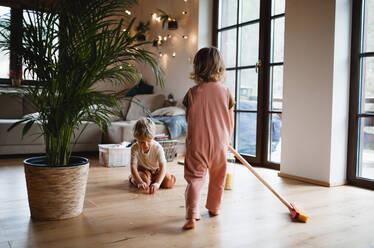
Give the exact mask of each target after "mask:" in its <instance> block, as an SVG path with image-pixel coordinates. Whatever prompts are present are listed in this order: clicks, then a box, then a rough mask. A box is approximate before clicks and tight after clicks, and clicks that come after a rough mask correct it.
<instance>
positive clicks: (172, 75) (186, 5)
mask: <svg viewBox="0 0 374 248" xmlns="http://www.w3.org/2000/svg"><path fill="white" fill-rule="evenodd" d="M198 5H199V1H198V0H188V1H187V2H185V1H183V0H141V1H139V5H138V7H137V8H136V9H135V11H134V13H135V15H136V17H137V19H138V20H139V21H143V22H147V21H149V20H150V21H151V25H150V27H151V30H150V31H149V33H148V35H147V38H148V39H153V38H155V37H157V36H158V35H161V36H165V35H167V34H170V35H172V38H171V39H168V40H167V42H165V44H163V45H162V46H160V47H159V48H158V49H157V48H155V47H153V46H148V48H149V50H150V51H152V52H154V53H155V54H157V59H158V60H159V63H160V65H161V67H162V69H163V70H164V73H165V74H164V78H165V88H163V89H161V88H160V87H158V86H157V87H155V92H160V93H163V94H165V95H168V94H169V93H172V94H173V95H174V97H175V99H176V100H177V101H181V99H182V98H183V96H184V95H185V93H186V92H187V90H188V88H190V87H191V86H193V85H194V83H193V82H192V81H191V80H190V79H189V73H190V72H191V70H192V66H191V61H192V59H193V56H194V54H195V52H196V51H197V43H198V37H197V36H198V21H199V17H198V14H199V13H198V9H199V6H198ZM157 9H162V10H163V11H165V12H166V13H168V14H169V15H171V16H173V17H175V18H176V19H177V21H178V29H177V30H167V28H164V29H162V27H161V26H162V25H161V23H158V22H156V21H154V20H152V19H151V14H152V13H153V12H157ZM182 11H187V14H186V15H183V14H182ZM183 35H188V39H183V38H182V36H183ZM160 52H161V53H162V54H163V56H162V57H160V56H158V54H159V53H160ZM174 52H175V53H176V56H175V57H173V56H172V53H174ZM139 68H140V71H141V72H142V74H143V78H144V79H145V80H146V81H147V82H148V83H150V84H154V81H155V80H154V76H153V73H152V71H151V70H150V69H149V68H146V67H144V66H142V67H139Z"/></svg>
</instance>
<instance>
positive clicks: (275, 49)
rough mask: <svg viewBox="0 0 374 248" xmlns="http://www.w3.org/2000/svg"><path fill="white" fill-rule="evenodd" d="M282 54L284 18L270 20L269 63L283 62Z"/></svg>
mask: <svg viewBox="0 0 374 248" xmlns="http://www.w3.org/2000/svg"><path fill="white" fill-rule="evenodd" d="M283 52H284V17H281V18H276V19H273V20H271V53H270V62H271V63H276V62H283Z"/></svg>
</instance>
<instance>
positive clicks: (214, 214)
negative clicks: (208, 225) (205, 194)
mask: <svg viewBox="0 0 374 248" xmlns="http://www.w3.org/2000/svg"><path fill="white" fill-rule="evenodd" d="M209 215H210V217H213V216H217V215H219V210H209Z"/></svg>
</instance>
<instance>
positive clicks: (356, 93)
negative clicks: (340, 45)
mask: <svg viewBox="0 0 374 248" xmlns="http://www.w3.org/2000/svg"><path fill="white" fill-rule="evenodd" d="M363 1H364V0H357V1H353V3H352V32H351V33H352V36H351V75H350V96H349V124H348V126H349V127H348V149H347V150H348V154H347V181H348V183H349V184H351V185H355V186H359V187H363V188H368V189H374V179H369V178H362V177H358V176H356V175H357V159H358V153H359V148H358V134H359V128H360V127H359V126H358V119H359V118H362V117H370V118H374V114H367V113H360V112H359V110H360V101H361V99H360V93H361V92H360V87H361V82H360V77H361V75H360V60H361V58H362V57H374V53H373V52H363V53H361V49H360V46H361V36H362V28H361V20H362V4H363Z"/></svg>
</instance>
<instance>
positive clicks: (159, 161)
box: [129, 118, 176, 194]
mask: <svg viewBox="0 0 374 248" xmlns="http://www.w3.org/2000/svg"><path fill="white" fill-rule="evenodd" d="M155 132H156V127H155V124H154V123H153V121H152V120H151V119H149V118H142V119H140V120H138V121H137V122H136V124H135V127H134V137H135V139H136V141H137V142H136V143H135V144H134V145H132V147H131V175H130V178H129V180H130V182H131V183H132V184H133V185H135V186H136V187H138V189H143V190H149V193H150V194H154V193H155V192H156V191H157V190H158V189H159V188H160V187H162V188H167V189H171V188H172V187H173V186H174V184H175V181H176V178H175V176H174V175H172V174H169V173H167V172H166V169H167V168H166V159H165V154H164V149H163V148H162V146H161V145H160V144H159V143H158V142H156V141H155V140H153V138H154V136H155Z"/></svg>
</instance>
